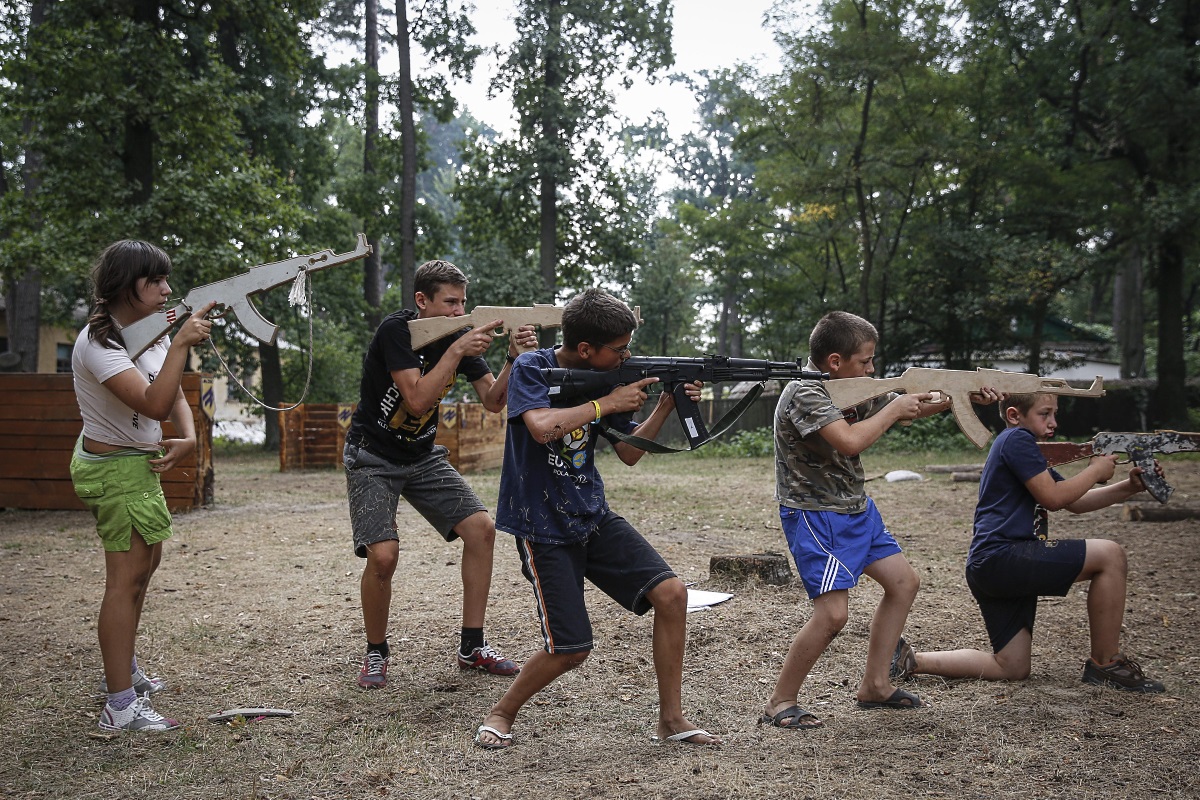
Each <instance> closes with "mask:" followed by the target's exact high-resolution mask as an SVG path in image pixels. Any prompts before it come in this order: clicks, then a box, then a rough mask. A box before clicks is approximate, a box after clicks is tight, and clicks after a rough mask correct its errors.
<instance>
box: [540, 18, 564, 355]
mask: <svg viewBox="0 0 1200 800" xmlns="http://www.w3.org/2000/svg"><path fill="white" fill-rule="evenodd" d="M563 12H564V9H563V6H562V3H561V2H560V0H551V2H550V4H549V10H548V13H547V18H546V24H547V27H548V33H547V34H546V63H545V72H544V75H543V87H542V89H543V93H544V94H543V97H542V147H541V150H542V155H541V157H540V159H539V163H538V222H539V225H538V267H539V270H540V271H541V275H542V286H543V290H544V292H545V297H544V298H543V299H544V300H545V302H547V303H553V302H554V299H555V297H556V296H557V294H558V270H557V265H558V173H559V170H560V169H561V167H562V163H563V160H564V158H565V157H564V155H563V150H564V149H565V148H566V143H565V142H563V141H561V138H562V132H561V131H560V130H559V127H558V117H557V114H558V111H559V109H560V108H562V100H561V95H562V74H561V71H560V68H559V63H558V62H559V58H560V57H561V53H560V50H561V48H562V17H563ZM539 338H541V343H542V346H543V347H548V346H550V345H552V344H553V343H554V332H553V331H542V333H541V334H540V337H539Z"/></svg>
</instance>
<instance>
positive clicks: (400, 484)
mask: <svg viewBox="0 0 1200 800" xmlns="http://www.w3.org/2000/svg"><path fill="white" fill-rule="evenodd" d="M447 452H449V451H448V450H446V448H445V447H442V446H441V445H438V446H436V447H434V448H433V450H432V451H431V452H430V453H429V455H428V456H426V457H425V458H423V459H421V460H420V461H417V462H414V463H412V464H393V463H392V462H391V461H388V460H386V459H383V458H380V457H379V456H377V455H375V454H374V453H372V452H370V451H369V450H367V449H366V448H364V447H359V446H357V445H353V444H350V443H349V442H347V443H346V447H345V450H343V452H342V463H343V464H344V465H345V467H346V493H347V496H348V499H349V503H350V526H351V528H352V529H353V531H354V552H355V554H356V555H357V556H358V557H359V558H366V557H367V545H370V544H374V543H375V542H383V541H387V540H388V539H399V538H400V537H399V536H397V535H396V506H397V505H398V504H399V502H400V498H401V497H403V498H404V499H405V500H407V501H408V503H409V505H411V506H412V507H413V508H415V509H416V510H417V512H418V513H419V514H420V515H421V516H422V517H424V518H425V519H426V520H427V521H428V522H429V524H430V525H432V526H433V527H434V528H435V529H436V530H437V532H438V533H440V534H441V535H442V537H443V538H444V539H445V540H446V541H448V542H449V541H452V540H454V539H457V538H458V534H457V533H455V532H454V526H455V525H457V524H458V523H460V522H462V521H463V520H464V519H466V518H467V517H470V516H472V515H473V514H478V513H479V512H480V511H487V509H486V508H484V506H483V503H481V502H480V501H479V498H478V497H476V495H475V492H474V491H472V490H471V487H470V486H469V485H468V484H467V482H466V481H465V480H463V477H462V476H461V475H459V474H458V471H457V470H456V469H454V467H452V466H450V462H449V461H447V460H446V453H447Z"/></svg>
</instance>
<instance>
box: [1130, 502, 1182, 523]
mask: <svg viewBox="0 0 1200 800" xmlns="http://www.w3.org/2000/svg"><path fill="white" fill-rule="evenodd" d="M1121 519H1123V520H1125V521H1126V522H1178V521H1179V520H1182V519H1200V506H1194V505H1193V506H1171V505H1162V504H1161V503H1126V504H1125V505H1123V506H1121Z"/></svg>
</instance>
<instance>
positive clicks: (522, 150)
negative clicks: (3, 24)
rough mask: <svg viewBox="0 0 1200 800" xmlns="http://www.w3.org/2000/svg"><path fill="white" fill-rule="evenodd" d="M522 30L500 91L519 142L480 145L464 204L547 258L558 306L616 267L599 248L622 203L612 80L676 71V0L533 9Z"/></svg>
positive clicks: (537, 3) (526, 10)
mask: <svg viewBox="0 0 1200 800" xmlns="http://www.w3.org/2000/svg"><path fill="white" fill-rule="evenodd" d="M516 29H517V39H516V42H515V43H514V44H513V45H512V46H511V47H510V48H509V49H508V50H507V51H506V52H505V53H504V54H503V65H502V68H501V70H500V72H499V75H498V76H497V78H496V79H495V82H494V83H493V85H492V91H493V92H508V93H510V94H511V96H512V99H513V106H514V108H515V109H516V111H517V116H518V120H519V129H518V133H517V136H516V138H515V139H513V140H501V141H496V142H487V141H481V140H476V141H474V142H472V143H471V145H470V146H469V148H468V150H467V160H468V164H469V167H468V169H467V170H466V171H465V173H464V175H463V176H462V178H463V180H462V183H461V184H460V192H459V195H458V196H459V199H460V202H462V203H463V207H464V212H465V213H466V214H467V215H468V216H469V217H471V218H472V220H473V221H476V220H478V219H479V218H480V217H482V216H485V213H484V212H486V215H487V216H491V217H493V218H494V219H496V220H498V223H497V224H495V225H494V226H491V227H492V229H493V230H494V231H495V233H496V235H497V236H499V237H501V240H502V241H503V247H504V248H505V249H507V250H508V251H509V252H510V253H511V254H513V255H515V256H516V257H517V258H519V259H520V258H524V257H525V255H526V254H534V253H536V254H537V263H538V273H539V275H540V277H541V283H542V294H543V296H542V298H541V299H542V300H551V301H552V300H553V299H554V298H555V296H556V294H557V292H558V289H559V287H560V286H562V285H574V286H578V285H581V284H582V283H584V282H590V281H589V280H588V279H586V278H585V275H587V273H588V271H589V270H590V269H593V268H598V267H600V266H602V265H604V264H605V263H606V262H609V261H610V256H611V253H608V252H601V251H600V250H599V249H598V248H596V247H594V246H592V245H593V242H594V240H593V239H591V238H590V237H591V236H592V234H594V233H595V232H596V227H595V221H597V220H600V219H602V218H605V216H606V215H607V214H608V213H610V212H611V211H612V209H611V207H610V206H607V205H606V204H608V203H612V202H614V201H615V200H617V199H618V198H619V197H620V196H621V194H622V192H621V191H620V189H619V188H618V187H617V186H616V185H615V184H614V183H612V181H613V180H614V179H615V178H616V177H617V176H618V171H617V170H615V169H613V168H612V167H611V166H610V164H609V161H610V157H609V155H608V149H607V147H606V143H605V142H604V140H603V136H604V134H605V132H606V131H608V125H609V120H610V117H611V115H612V104H613V95H612V90H611V89H610V88H609V82H610V81H611V80H612V79H613V78H614V77H615V76H617V75H619V74H626V75H628V74H629V73H632V72H635V71H642V72H645V73H646V74H647V75H650V76H653V75H654V74H655V73H657V71H658V70H660V69H662V68H664V67H667V66H669V65H670V64H671V63H672V62H673V58H674V57H673V55H672V52H671V44H670V41H671V9H670V3H669V2H668V1H667V0H657V2H640V1H639V0H523V1H522V2H521V3H520V4H519V6H518V12H517V18H516ZM626 80H628V78H626ZM530 223H532V225H531V226H530ZM532 231H536V232H537V233H536V235H532V233H531V232H532Z"/></svg>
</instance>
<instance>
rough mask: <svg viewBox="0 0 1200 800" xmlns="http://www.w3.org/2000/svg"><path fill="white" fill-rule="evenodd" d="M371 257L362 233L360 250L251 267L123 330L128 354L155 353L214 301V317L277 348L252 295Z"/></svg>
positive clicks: (273, 328) (271, 326) (325, 252)
mask: <svg viewBox="0 0 1200 800" xmlns="http://www.w3.org/2000/svg"><path fill="white" fill-rule="evenodd" d="M370 253H371V245H369V244H367V237H366V236H364V235H363V234H361V233H360V234H359V235H358V246H357V247H356V248H354V249H353V250H350V251H349V252H346V253H335V252H333V251H332V250H322V251H321V252H319V253H312V254H311V255H305V256H294V257H292V258H288V259H284V260H283V261H274V262H272V263H270V264H260V265H259V266H257V267H251V268H250V269H249V270H247V271H246V272H243V273H241V274H239V275H234V276H232V277H229V278H226V279H225V280H221V281H216V282H215V283H206V284H205V285H203V286H197V287H195V288H194V289H192V290H191V291H190V292H188V293H187V296H186V297H184V298H183V300H182V301H181V302H180V303H179V304H178V305H176V306H174V307H172V308H169V309H167V310H166V311H162V312H160V313H158V314H151V315H150V316H148V317H145V318H144V319H140V320H138V321H137V322H135V323H133V324H132V325H128V326H126V327H125V328H124V330H122V331H121V337H122V338H123V339H124V340H125V349H126V350H127V351H128V352H129V358H130V359H132V360H134V361H137V359H138V357H140V356H141V355H142V353H144V352H146V351H147V350H149V349H150V345H152V344H154V343H155V342H157V341H158V340H159V339H161V338H162V337H163V336H164V335H166V334H167V333H169V332H170V331H171V329H172V328H174V327H175V325H176V324H178V323H180V322H182V321H183V320H185V319H187V318H188V316H189V315H191V314H192V313H193V312H194V311H195V310H196V309H197V308H203V307H204V306H206V305H208V303H210V302H213V301H215V302H216V304H217V305H216V306H214V307H213V310H212V312H211V313H210V314H209V316H210V317H221V316H224V315H225V314H226V313H232V314H233V315H234V316H235V317H236V318H237V321H238V322H240V323H241V324H242V327H243V328H245V329H246V332H247V333H249V334H250V335H251V336H253V337H254V338H255V339H258V340H259V341H260V342H262V343H263V344H275V336H276V334H277V333H278V332H279V327H278V326H277V325H275V323H273V322H271V320H269V319H267V318H266V317H264V316H263V315H262V314H261V313H260V312H259V310H258V309H257V308H256V307H255V306H254V304H253V303H251V302H250V295H252V294H258V293H259V292H265V291H266V290H268V289H273V288H275V287H276V286H282V285H283V284H285V283H290V282H292V281H294V280H296V279H297V278H298V277H299V276H303V275H305V274H306V273H309V272H316V271H317V270H320V269H328V268H329V267H332V266H334V265H336V264H346V263H348V262H350V261H357V260H358V259H360V258H366V257H367V256H368V255H369V254H370Z"/></svg>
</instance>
